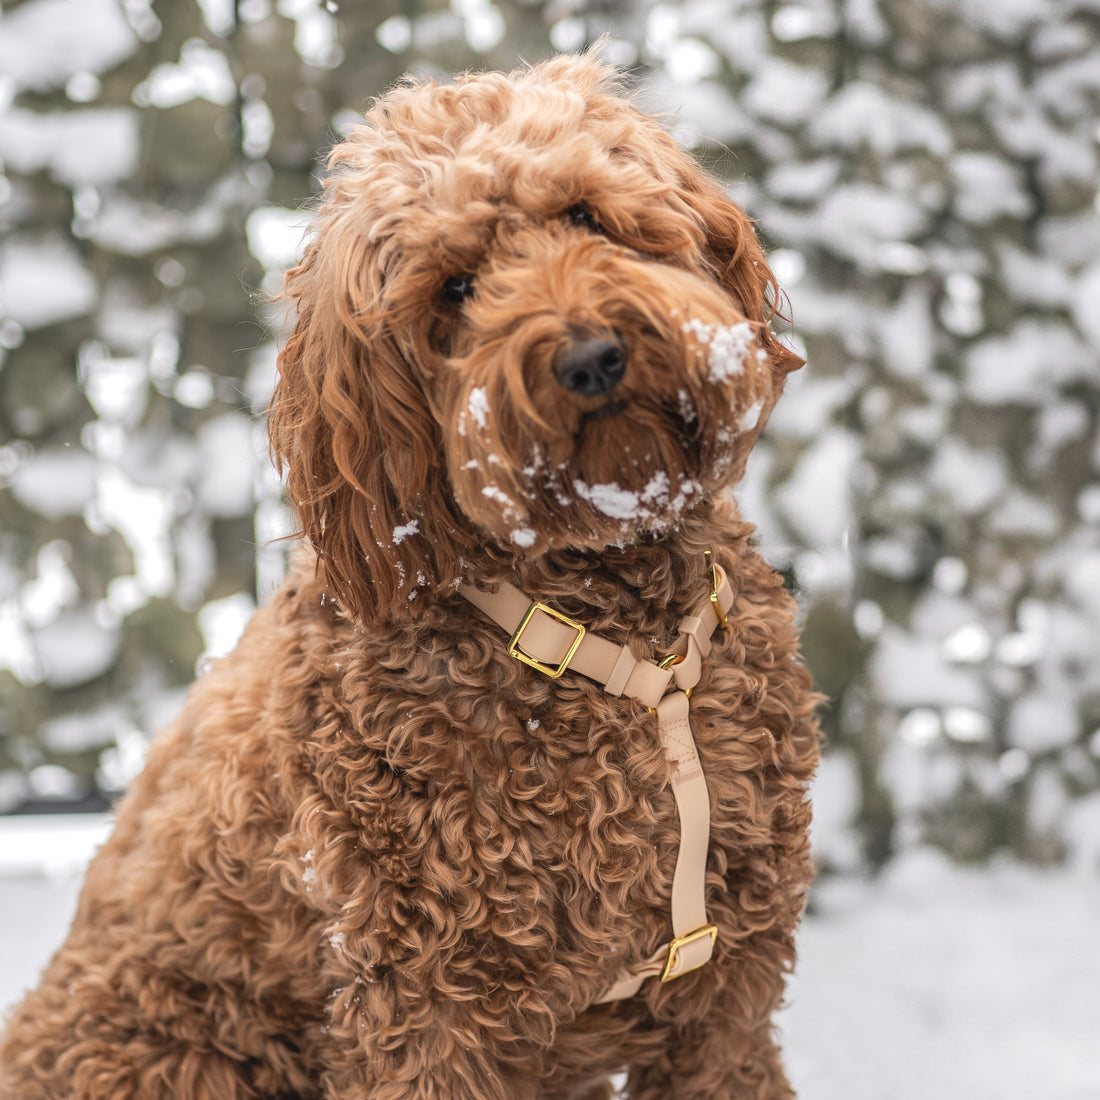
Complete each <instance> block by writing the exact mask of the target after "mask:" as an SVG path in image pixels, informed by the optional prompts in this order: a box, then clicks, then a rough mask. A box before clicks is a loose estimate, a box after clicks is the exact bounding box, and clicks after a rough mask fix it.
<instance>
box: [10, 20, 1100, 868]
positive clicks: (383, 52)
mask: <svg viewBox="0 0 1100 1100" xmlns="http://www.w3.org/2000/svg"><path fill="white" fill-rule="evenodd" d="M0 11H2V15H0V165H2V174H0V231H2V234H3V236H2V242H0V810H8V811H10V810H14V809H19V808H22V809H44V808H49V807H51V806H57V805H61V804H64V805H72V804H74V802H75V803H77V804H83V805H87V806H92V805H97V804H98V805H103V804H105V803H106V802H107V801H109V799H110V798H111V797H112V796H113V794H114V793H115V792H117V790H118V789H119V788H120V787H121V786H122V785H123V784H124V783H125V782H126V781H127V780H128V779H129V778H130V777H131V776H132V774H133V773H134V771H135V769H136V768H137V767H138V766H139V765H140V760H141V757H142V753H143V751H144V746H145V744H146V742H147V738H148V737H149V736H150V735H151V733H152V731H153V730H154V729H155V727H156V726H157V725H158V724H160V723H161V722H163V721H164V720H165V718H166V717H168V716H170V714H171V713H172V712H173V710H174V709H175V708H176V707H178V705H179V702H180V699H181V696H182V692H183V691H184V690H185V688H186V685H187V683H188V682H189V681H190V680H191V679H192V678H193V676H194V675H195V672H196V669H197V668H198V667H201V662H202V660H203V659H204V657H205V656H208V655H210V654H215V653H218V652H221V651H223V650H224V649H225V648H226V647H227V646H228V645H230V644H231V643H232V641H233V639H234V638H235V636H236V633H237V631H238V630H239V629H240V626H241V624H242V622H243V621H244V619H245V618H247V615H248V613H249V612H250V611H251V609H252V608H253V607H254V604H255V600H256V598H257V594H258V597H259V598H263V596H264V595H265V594H266V593H267V592H268V591H270V589H271V587H272V586H273V585H274V584H275V583H277V581H278V578H279V575H280V573H281V569H282V555H283V547H282V546H280V545H279V544H278V543H273V542H272V540H273V539H276V538H277V537H278V536H279V535H281V534H283V533H285V532H286V531H287V530H288V529H289V527H288V524H289V520H288V519H287V517H286V515H285V513H284V511H283V509H282V507H281V504H280V501H279V491H278V486H277V485H276V484H275V483H274V481H273V476H272V475H271V473H270V472H269V470H268V468H267V464H266V444H265V440H264V436H263V427H262V416H260V415H259V414H262V412H263V409H264V407H265V404H266V401H267V399H268V396H269V394H270V390H271V386H272V383H273V377H274V361H275V342H276V338H277V336H278V327H279V323H280V319H279V317H278V314H277V313H276V312H275V311H274V308H273V307H272V306H271V305H270V304H269V303H268V301H267V298H268V297H269V296H270V295H272V294H274V293H275V292H277V290H278V288H279V286H280V282H281V275H282V271H283V270H284V269H285V267H286V266H287V265H288V264H289V263H290V262H292V259H293V256H294V254H295V250H296V249H297V247H298V245H299V243H300V240H301V236H302V231H303V228H304V226H305V225H306V224H307V222H308V217H309V214H308V199H309V196H310V195H311V194H313V193H315V191H316V182H315V179H316V171H317V168H318V165H319V163H320V160H319V158H323V154H324V151H325V149H326V148H327V147H328V146H329V145H330V144H331V142H332V141H333V140H334V139H336V138H338V136H339V134H340V133H341V132H342V131H343V130H344V129H345V128H346V127H347V126H348V124H349V122H350V121H352V120H354V118H355V117H356V115H357V114H358V113H359V112H361V110H362V109H363V107H364V105H365V104H366V103H367V102H368V101H369V100H370V98H371V97H372V96H374V95H376V94H377V93H379V92H380V91H381V90H383V89H384V88H385V87H386V86H387V85H389V84H390V83H392V82H393V81H394V80H396V79H397V78H399V77H400V76H401V75H402V74H403V73H404V72H406V71H409V70H411V71H414V72H417V73H420V74H428V75H433V76H438V77H439V78H440V79H444V78H445V74H447V73H448V72H453V71H456V70H461V69H466V68H484V67H498V68H512V67H514V66H516V65H517V64H519V63H521V62H523V61H536V60H538V59H539V58H541V57H544V56H546V55H547V54H549V53H552V52H554V51H555V50H576V49H581V48H583V47H584V46H585V45H586V44H588V43H590V42H592V41H593V40H594V39H596V38H597V37H598V36H600V35H601V34H606V35H608V36H609V39H608V42H607V44H606V47H605V48H606V56H607V57H608V58H609V59H610V60H612V61H614V62H615V63H617V64H619V65H622V66H624V67H625V68H627V69H629V70H630V71H631V72H632V73H633V74H634V77H635V80H636V84H637V87H638V94H639V98H640V102H641V103H642V105H643V106H644V107H646V108H647V109H649V110H654V111H666V112H669V118H670V125H671V126H673V127H674V129H675V133H676V136H677V138H678V140H680V141H681V143H682V144H684V145H685V146H687V147H690V148H694V149H695V150H696V151H697V152H698V153H699V154H700V155H701V156H702V157H703V158H704V160H705V161H706V162H707V163H708V164H709V165H710V166H711V167H712V168H713V169H714V170H715V171H716V172H717V173H718V174H719V175H720V176H722V177H723V179H725V180H726V181H727V182H728V184H729V187H730V193H731V194H732V195H733V196H734V198H735V199H737V201H739V202H740V203H741V204H742V205H743V206H744V207H746V208H747V209H748V210H749V211H750V213H751V214H753V216H755V217H757V218H758V219H759V221H760V225H761V234H762V236H763V238H764V240H765V243H766V244H767V246H768V247H769V249H770V251H771V255H772V258H773V262H774V266H775V269H776V272H777V274H778V276H779V278H780V281H781V283H782V284H783V286H784V288H785V289H786V291H787V293H788V294H789V297H790V300H791V302H792V305H793V316H794V325H795V336H794V339H795V340H796V341H797V342H799V343H800V345H801V346H802V348H803V350H805V352H806V354H807V356H808V359H809V365H808V367H807V369H806V370H805V371H803V372H801V374H799V375H797V376H795V377H794V379H793V381H792V383H791V384H790V386H789V389H788V393H787V395H786V397H785V398H784V401H783V402H781V403H780V406H779V408H778V410H777V412H776V414H775V416H774V418H773V420H772V423H771V425H770V426H769V431H768V435H767V437H766V439H765V440H764V441H763V442H762V444H761V445H760V447H759V448H758V451H757V453H756V455H755V457H754V460H753V463H752V465H751V467H750V471H749V474H748V475H747V477H746V481H745V483H744V484H743V486H742V487H741V489H740V491H739V493H738V495H739V498H740V499H741V501H742V505H743V510H744V511H745V513H746V515H747V517H748V518H750V519H751V520H753V521H754V522H755V523H757V524H758V525H759V531H760V541H761V544H762V547H763V549H764V551H765V552H766V554H767V555H768V556H769V557H770V558H771V559H772V560H773V561H774V562H775V564H776V565H777V566H778V567H779V568H781V569H783V570H784V571H785V572H786V574H787V575H788V576H789V578H790V579H791V583H792V585H793V586H794V587H795V589H796V591H797V592H798V595H799V598H800V601H801V603H802V607H803V609H804V615H805V651H806V655H807V659H808V660H809V663H810V664H811V666H812V667H813V670H814V672H815V675H816V677H817V680H818V683H819V684H820V686H821V688H822V689H823V690H824V691H826V692H827V693H828V694H829V695H830V697H831V699H832V702H831V704H830V706H829V708H828V710H827V712H826V714H825V721H826V726H827V729H828V734H829V742H830V748H829V752H828V755H827V757H826V760H825V763H824V765H823V768H822V773H821V779H820V782H819V784H818V791H817V811H816V814H817V826H816V836H815V843H816V847H817V851H818V856H819V859H820V861H821V862H822V864H823V865H825V866H826V867H832V868H836V869H842V870H843V869H854V868H858V867H861V866H868V865H870V866H877V865H880V864H881V863H883V862H884V861H885V860H887V859H888V858H889V856H890V855H891V853H892V852H895V851H897V850H898V849H899V848H903V847H906V846H910V845H913V844H915V843H920V842H931V843H934V844H937V845H939V846H941V847H942V848H944V849H945V850H947V851H948V852H950V853H951V854H952V855H954V856H955V857H957V858H960V859H964V860H977V859H983V858H986V857H988V856H989V855H991V854H992V853H994V852H996V851H998V850H1001V849H1010V850H1012V851H1014V852H1015V853H1017V854H1018V855H1021V856H1023V857H1025V858H1029V859H1033V860H1039V861H1054V860H1058V859H1061V858H1063V857H1065V856H1066V855H1067V854H1068V853H1076V854H1078V855H1081V854H1083V855H1085V856H1086V857H1087V858H1090V859H1093V860H1095V859H1096V858H1097V856H1098V854H1100V794H1098V784H1100V767H1098V765H1100V659H1098V658H1100V436H1098V432H1097V419H1098V413H1100V397H1098V392H1100V386H1098V382H1100V365H1098V363H1100V358H1098V349H1100V211H1098V203H1097V180H1098V171H1097V169H1098V153H1100V0H1011V2H1008V0H1005V2H1001V0H797V2H796V0H792V2H780V0H685V2H682V3H651V2H647V0H603V2H599V0H592V2H586V0H451V2H450V3H449V4H448V3H447V0H426V2H424V3H420V2H417V0H394V2H387V0H382V2H373V0H372V2H371V3H369V4H368V3H355V2H352V0H340V2H339V3H337V2H334V0H328V2H322V0H197V2H196V0H22V2H14V3H13V2H10V0H3V3H2V4H0Z"/></svg>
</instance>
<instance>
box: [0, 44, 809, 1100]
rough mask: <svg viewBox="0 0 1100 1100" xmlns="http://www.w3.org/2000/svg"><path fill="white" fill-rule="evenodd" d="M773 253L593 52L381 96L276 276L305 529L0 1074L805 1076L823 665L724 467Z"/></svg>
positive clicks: (19, 1086)
mask: <svg viewBox="0 0 1100 1100" xmlns="http://www.w3.org/2000/svg"><path fill="white" fill-rule="evenodd" d="M777 293H778V292H777V288H776V285H775V282H774V280H773V278H772V276H771V274H770V272H769V270H768V267H767V264H766V262H765V259H764V256H763V254H762V252H761V249H760V247H759V245H758V244H757V241H756V239H755V236H754V233H753V229H752V226H751V224H750V223H749V221H748V220H747V218H746V217H745V215H744V214H742V213H741V212H740V211H739V210H738V209H737V208H736V207H735V206H734V205H733V204H732V203H731V202H730V201H729V200H728V199H727V198H726V197H725V196H724V194H723V192H722V190H721V189H720V188H719V187H718V186H717V185H716V184H715V183H714V182H712V181H711V180H709V179H708V178H707V177H705V176H704V175H703V173H702V172H701V171H700V169H699V168H698V166H697V165H696V164H695V163H694V162H692V161H691V160H690V159H689V158H688V157H687V156H686V155H685V154H684V153H683V152H681V150H680V149H679V148H678V147H677V145H676V143H675V142H674V141H673V140H672V138H671V137H670V136H669V135H668V133H666V132H665V131H664V130H663V129H662V128H661V126H660V125H659V124H658V123H657V122H655V121H654V120H653V119H651V118H649V117H647V116H646V115H644V114H642V113H641V112H640V111H639V110H637V109H636V108H635V107H634V106H632V105H631V104H630V103H629V102H628V101H627V100H626V99H624V98H623V96H622V94H621V92H620V91H619V90H618V89H617V87H616V84H615V76H614V74H613V73H611V72H610V71H608V70H607V69H606V68H605V67H603V66H602V65H600V64H599V63H598V62H596V61H595V60H593V59H592V58H590V57H561V58H557V59H553V60H550V61H548V62H546V63H544V64H540V65H537V66H535V67H533V68H531V69H529V70H525V71H522V72H518V73H513V74H511V75H501V74H493V73H486V74H478V75H472V76H467V77H464V78H461V79H459V80H458V81H457V82H456V83H454V84H449V85H445V86H437V85H435V84H433V83H407V84H404V85H402V86H400V87H398V88H397V89H396V90H394V91H391V92H390V93H389V94H388V95H386V96H385V97H383V98H382V99H381V100H379V101H378V102H377V103H376V104H375V106H374V107H373V109H372V110H371V111H370V112H369V113H368V115H367V116H366V121H365V124H364V125H363V126H361V127H360V128H358V129H356V130H355V131H354V132H353V133H352V134H351V135H350V136H349V137H348V138H347V140H346V141H344V142H343V143H342V144H340V145H339V146H338V147H337V148H336V149H335V151H334V152H333V153H332V156H331V160H330V173H329V178H328V180H327V185H326V193H325V198H324V202H323V204H322V205H321V208H320V211H319V215H318V217H317V220H316V224H315V230H314V232H313V235H312V237H311V240H310V243H309V244H308V246H307V249H306V253H305V258H304V259H303V260H302V262H301V263H300V264H299V265H298V266H297V267H296V268H295V269H294V270H293V271H291V272H290V274H289V275H288V278H287V296H288V298H289V299H290V301H291V302H292V303H293V305H294V307H295V308H296V321H295V327H294V330H293V333H292V335H291V336H290V338H289V340H288V342H287V344H286V348H285V350H284V351H283V353H282V357H281V360H280V380H279V383H278V388H277V390H276V393H275V398H274V401H273V405H272V410H271V414H270V428H271V438H272V446H273V450H274V453H275V455H276V458H277V460H278V462H279V464H280V466H281V468H284V469H286V470H288V471H289V489H290V494H291V498H292V500H293V501H294V502H296V504H297V507H298V510H299V513H300V516H301V521H302V525H303V529H304V531H305V533H306V534H307V535H308V541H309V543H310V544H311V549H310V551H309V552H308V554H307V555H306V557H307V560H305V561H302V562H299V563H298V565H297V566H296V567H295V569H294V570H293V571H292V574H291V576H290V578H289V580H288V581H287V583H286V584H285V586H284V587H283V588H282V590H281V591H280V592H279V593H278V594H277V596H276V597H275V598H274V600H273V601H272V602H271V603H270V605H269V606H266V607H264V608H263V609H262V610H260V611H259V612H258V613H257V614H256V616H255V618H254V619H253V621H252V623H251V625H250V626H249V628H248V630H247V631H246V632H245V635H244V637H243V639H242V640H241V642H240V644H239V645H238V647H237V649H236V651H235V652H234V653H232V654H231V655H230V656H228V657H226V658H224V659H222V660H220V661H217V662H216V663H215V664H214V666H213V668H212V669H211V670H210V671H209V672H207V673H206V674H205V675H204V676H203V677H202V678H201V679H200V680H199V682H198V683H197V685H196V686H195V687H194V689H193V690H192V691H191V693H190V696H189V698H188V700H187V703H186V705H185V707H184V710H183V713H182V715H181V716H180V717H179V719H178V720H177V721H176V722H175V723H174V724H173V725H172V726H171V727H169V728H168V729H167V730H166V731H164V733H163V734H162V735H161V736H160V737H159V739H158V740H157V741H156V743H155V744H154V746H153V748H152V751H151V754H150V757H149V763H148V766H147V767H146V769H145V771H144V772H143V773H142V775H141V776H140V777H139V778H138V779H137V781H136V782H135V783H134V786H133V789H132V790H131V791H130V792H129V794H128V796H127V797H126V799H125V800H124V801H123V802H122V804H121V806H120V808H119V811H118V822H117V826H116V828H115V831H114V835H113V836H112V837H111V839H110V840H109V841H108V842H107V844H106V845H105V846H104V847H103V849H102V850H101V851H100V852H99V854H98V856H97V857H96V859H95V860H94V862H93V863H92V865H91V868H90V869H89V871H88V876H87V882H86V885H85V887H84V891H83V894H82V897H81V900H80V905H79V910H78V912H77V915H76V918H75V921H74V923H73V927H72V931H71V932H70V934H69V938H68V940H67V941H66V942H65V944H64V946H62V947H61V949H60V950H59V951H58V953H57V955H56V956H55V957H54V959H53V961H52V962H51V963H50V965H49V968H48V969H47V970H46V972H45V974H44V976H43V979H42V983H41V985H40V987H39V988H38V989H37V990H36V991H35V992H33V993H31V994H30V995H29V996H28V997H27V999H26V1000H25V1001H24V1002H23V1004H22V1005H21V1006H19V1007H18V1008H17V1009H16V1010H15V1013H14V1015H13V1016H12V1018H11V1020H10V1023H9V1026H8V1030H7V1034H6V1038H5V1041H4V1046H3V1057H2V1067H3V1068H2V1071H0V1073H2V1076H0V1095H2V1096H3V1097H4V1098H8V1100H14V1098H16V1097H18V1098H19V1100H36V1098H44V1097H48V1098H51V1100H61V1098H63V1097H64V1098H73V1097H75V1098H79V1100H84V1098H92V1097H96V1098H103V1100H120V1098H129V1097H148V1098H153V1097H157V1098H160V1097H185V1098H189V1100H243V1098H246V1097H248V1098H261V1097H262V1098H272V1097H277V1098H283V1100H290V1098H298V1100H306V1098H315V1097H325V1098H329V1100H336V1098H341V1100H352V1098H355V1100H412V1098H416V1097H419V1098H425V1100H428V1098H431V1100H464V1098H466V1100H472V1098H477V1100H533V1098H540V1100H547V1098H551V1097H555V1098H561V1100H582V1098H584V1100H596V1098H606V1097H610V1096H611V1095H612V1094H613V1088H612V1084H611V1077H612V1075H614V1074H616V1073H619V1072H625V1073H626V1074H627V1081H628V1083H627V1085H626V1086H625V1088H626V1094H627V1095H629V1096H630V1097H633V1098H634V1100H656V1098H657V1097H662V1098H669V1097H675V1098H678V1100H695V1098H698V1100H702V1098H717V1097H722V1098H736V1100H743V1098H750V1097H751V1098H757V1100H763V1098H767V1100H778V1098H780V1097H789V1096H791V1095H792V1093H791V1089H790V1086H789V1085H788V1083H787V1081H786V1078H785V1076H784V1073H783V1069H782V1067H781V1063H780V1056H779V1053H778V1050H777V1048H776V1045H775V1041H774V1037H773V1034H772V1025H771V1021H770V1017H771V1015H772V1013H773V1011H774V1010H775V1008H776V1007H777V1006H778V1005H779V1003H780V1000H781V998H782V994H783V984H784V976H785V974H786V973H787V972H788V971H789V970H790V968H791V965H792V961H793V957H794V948H793V939H792V937H793V932H794V929H795V926H796V924H797V923H798V919H799V915H800V911H801V909H802V905H803V898H804V894H805V891H806V888H807V883H808V881H809V878H810V866H809V858H808V841H807V827H808V823H809V819H810V810H809V806H808V804H807V800H806V787H807V783H808V781H809V779H810V777H811V774H812V772H813V769H814V766H815V763H816V760H817V755H818V734H817V727H816V725H815V720H814V716H813V710H814V705H815V703H816V697H815V696H814V694H813V692H812V691H811V687H810V683H809V677H808V675H807V673H806V671H805V669H804V668H803V667H802V666H801V665H800V664H799V661H798V658H797V639H796V631H795V627H794V624H793V611H794V608H793V604H792V601H791V599H790V597H789V596H788V595H787V593H786V592H785V590H784V587H783V584H782V582H781V580H780V578H779V577H778V576H777V575H776V574H775V573H774V572H773V571H772V570H771V569H770V568H769V567H768V566H767V565H766V564H765V563H764V562H763V561H762V560H761V559H760V557H759V556H758V555H757V554H756V553H755V552H754V550H753V548H752V545H751V541H750V540H751V529H750V528H749V526H748V525H746V524H745V523H743V522H741V520H740V519H739V518H738V515H737V512H736V510H735V507H734V505H733V504H732V502H731V500H730V499H729V495H728V489H729V487H730V486H731V485H732V484H733V483H734V482H735V481H736V480H737V479H738V477H739V476H740V473H741V470H742V467H743V465H744V461H745V458H746V455H747V453H748V451H749V449H750V447H751V446H752V444H753V442H754V441H755V439H756V437H757V435H758V434H759V432H760V430H761V428H762V427H763V424H764V421H765V420H766V418H767V415H768V413H769V411H770V409H771V407H772V405H773V404H774V402H775V400H776V398H777V397H778V395H779V392H780V389H781V388H782V384H783V379H784V376H785V374H786V372H787V371H789V370H791V369H793V368H794V367H797V366H799V365H800V363H801V361H800V360H799V359H798V358H797V357H796V356H795V355H793V354H792V353H790V352H788V351H787V350H786V349H785V348H784V347H783V346H782V345H781V344H780V343H779V342H778V340H777V339H776V338H775V336H774V335H773V334H772V332H771V331H770V329H769V326H768V322H769V318H770V316H771V315H772V313H773V312H774V302H775V300H776V295H777ZM710 550H713V553H714V558H713V565H712V564H710V561H709V560H708V558H707V557H706V552H707V551H710ZM536 601H537V602H536ZM689 693H690V702H689ZM700 764H701V770H700V767H699V765H700Z"/></svg>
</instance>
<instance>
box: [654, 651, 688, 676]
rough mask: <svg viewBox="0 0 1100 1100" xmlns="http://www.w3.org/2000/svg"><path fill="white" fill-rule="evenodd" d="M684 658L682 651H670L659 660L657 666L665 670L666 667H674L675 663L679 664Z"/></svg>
mask: <svg viewBox="0 0 1100 1100" xmlns="http://www.w3.org/2000/svg"><path fill="white" fill-rule="evenodd" d="M683 659H684V655H683V654H682V653H670V654H669V655H668V656H667V657H662V658H661V659H660V660H659V661H658V662H657V667H658V668H659V669H661V671H662V672H663V671H664V670H665V669H668V668H672V666H673V665H678V664H679V663H680V662H681V661H682V660H683Z"/></svg>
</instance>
